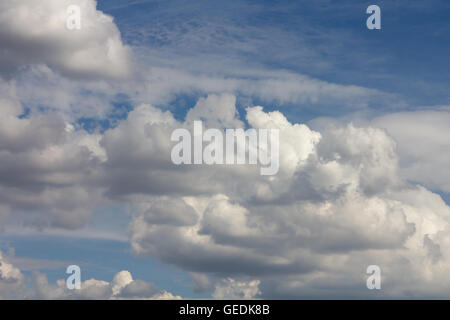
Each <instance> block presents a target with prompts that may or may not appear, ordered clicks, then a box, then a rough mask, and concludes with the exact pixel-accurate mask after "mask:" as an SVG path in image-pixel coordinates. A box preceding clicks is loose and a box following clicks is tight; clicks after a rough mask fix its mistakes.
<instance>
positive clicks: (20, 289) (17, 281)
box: [0, 252, 181, 300]
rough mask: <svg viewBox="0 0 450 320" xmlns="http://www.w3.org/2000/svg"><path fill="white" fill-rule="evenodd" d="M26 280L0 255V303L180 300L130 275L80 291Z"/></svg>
mask: <svg viewBox="0 0 450 320" xmlns="http://www.w3.org/2000/svg"><path fill="white" fill-rule="evenodd" d="M26 280H27V277H26V276H24V274H23V273H22V272H21V270H19V269H18V268H17V267H15V266H14V265H13V264H11V263H10V262H9V261H8V257H5V256H4V255H3V254H2V252H0V299H39V300H48V299H52V300H55V299H83V300H87V299H89V300H91V299H102V300H105V299H148V300H173V299H181V297H179V296H174V295H173V294H171V293H170V292H167V291H165V290H160V289H158V287H156V285H154V284H153V283H149V282H146V281H143V280H135V279H133V277H132V275H131V273H130V272H129V271H126V270H123V271H120V272H118V273H117V274H116V275H115V276H114V278H113V280H112V281H111V282H107V281H103V280H96V279H88V280H85V281H83V282H82V283H81V287H80V289H72V290H69V289H68V288H67V285H66V281H65V280H64V279H61V280H57V281H56V284H55V285H52V284H49V283H48V280H47V277H46V276H45V275H44V274H42V273H39V272H34V273H33V274H32V276H31V278H30V280H31V286H29V285H28V284H27V281H26Z"/></svg>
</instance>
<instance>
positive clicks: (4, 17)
mask: <svg viewBox="0 0 450 320" xmlns="http://www.w3.org/2000/svg"><path fill="white" fill-rule="evenodd" d="M70 6H77V7H78V8H79V12H80V14H81V18H80V21H81V28H80V29H74V30H71V29H69V28H68V27H67V21H68V20H70V19H71V15H72V14H73V11H71V10H69V9H70V8H69V7H70ZM96 6H97V2H96V1H95V0H46V1H33V0H5V1H2V2H1V4H0V42H1V43H2V51H1V54H0V71H2V72H4V73H11V72H13V71H15V70H16V69H17V68H20V67H23V66H27V65H30V64H46V65H48V66H50V67H51V68H54V69H55V70H57V71H59V72H62V73H64V74H67V75H69V76H75V77H83V78H92V77H113V78H114V77H123V76H125V75H127V74H128V73H129V68H130V66H129V55H130V50H129V49H128V48H127V47H126V46H125V45H124V44H123V43H122V41H121V37H120V32H119V30H118V28H117V27H116V25H115V24H114V23H113V18H112V17H110V16H108V15H105V14H104V13H102V12H100V11H98V10H97V9H96Z"/></svg>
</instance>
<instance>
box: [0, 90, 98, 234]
mask: <svg viewBox="0 0 450 320" xmlns="http://www.w3.org/2000/svg"><path fill="white" fill-rule="evenodd" d="M1 88H2V93H3V94H2V97H1V98H0V107H1V109H2V112H3V115H2V117H1V120H0V162H1V164H2V166H1V169H0V199H1V200H0V201H1V203H2V206H1V208H2V209H1V211H0V223H1V222H2V221H3V222H5V221H6V220H7V219H13V220H14V221H15V222H16V223H20V224H22V225H34V226H37V227H39V228H42V227H46V226H53V227H63V228H68V229H74V228H78V227H81V226H82V225H83V224H84V223H85V221H86V219H87V218H88V216H89V215H90V212H91V210H92V208H93V206H94V203H96V201H97V200H98V199H99V195H100V189H99V188H96V187H94V186H90V185H91V182H90V181H89V180H90V179H89V176H90V175H91V171H90V170H92V168H94V167H95V165H96V163H97V162H99V161H101V160H100V159H101V154H98V153H96V152H100V151H98V150H99V149H96V145H98V143H97V138H96V136H95V135H88V134H86V133H83V132H82V131H77V130H74V128H73V126H71V125H70V124H69V123H67V122H66V121H64V120H63V118H62V117H61V116H59V115H58V114H55V113H44V114H43V113H34V112H30V113H29V114H28V115H26V116H24V117H21V115H23V114H24V108H23V106H22V104H21V103H20V100H19V99H18V98H17V97H16V96H15V94H14V90H13V89H12V87H11V86H8V85H5V84H3V83H2V86H1ZM99 156H100V158H99ZM69 194H70V196H68V195H69ZM81 204H83V205H81ZM11 210H13V211H14V215H9V217H8V212H10V211H11Z"/></svg>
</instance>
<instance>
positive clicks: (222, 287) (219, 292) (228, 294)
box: [212, 278, 261, 300]
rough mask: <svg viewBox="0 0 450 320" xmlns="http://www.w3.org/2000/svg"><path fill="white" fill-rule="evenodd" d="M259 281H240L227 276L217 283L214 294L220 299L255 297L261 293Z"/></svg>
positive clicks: (215, 297) (214, 296)
mask: <svg viewBox="0 0 450 320" xmlns="http://www.w3.org/2000/svg"><path fill="white" fill-rule="evenodd" d="M259 283H260V282H259V281H258V280H253V281H248V282H242V281H241V282H240V281H236V280H234V279H231V278H227V279H224V280H222V281H221V282H220V283H218V284H217V285H216V288H215V290H214V293H213V295H212V296H213V298H214V299H218V300H236V299H246V300H248V299H254V298H256V297H257V296H258V295H259V294H260V293H261V292H260V291H259V289H258V286H259Z"/></svg>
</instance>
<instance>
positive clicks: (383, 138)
mask: <svg viewBox="0 0 450 320" xmlns="http://www.w3.org/2000/svg"><path fill="white" fill-rule="evenodd" d="M5 103H6V102H5ZM10 105H11V106H10V109H9V110H10V111H9V114H10V115H11V116H10V119H9V121H5V124H6V123H9V124H11V123H14V122H16V123H15V125H16V126H22V127H23V130H21V131H19V132H24V131H26V130H27V128H29V127H31V128H33V126H35V125H36V128H39V130H37V129H33V130H34V132H35V134H34V135H32V136H29V135H23V136H21V135H17V131H15V130H14V129H11V131H10V132H8V131H6V130H8V126H7V125H5V126H4V127H3V129H2V130H5V134H4V135H3V137H5V139H4V142H2V150H3V151H2V152H1V153H0V155H2V157H4V158H3V159H4V160H2V161H3V163H10V167H9V168H10V169H9V170H7V171H6V170H5V171H4V173H3V174H4V179H3V181H8V182H7V183H4V184H2V187H1V188H2V189H1V191H2V192H0V195H1V196H2V198H3V199H4V202H3V204H4V206H6V207H5V208H6V209H7V211H8V210H13V211H15V212H19V213H20V212H22V214H17V215H14V219H17V217H20V218H21V219H24V221H29V219H30V217H34V218H36V219H35V220H34V221H32V223H34V224H35V225H37V226H40V227H45V226H56V227H64V228H77V227H80V226H81V225H82V224H83V223H84V222H85V221H86V219H87V218H88V217H89V214H90V212H91V209H92V208H93V207H95V206H96V205H99V203H102V202H104V201H111V200H113V201H120V202H126V203H129V204H131V208H132V213H133V219H132V222H131V224H130V226H129V230H128V232H129V236H130V242H131V246H132V248H133V250H134V252H135V253H136V254H138V255H151V256H154V257H157V258H159V259H160V260H161V261H163V262H166V263H170V264H174V265H176V266H179V267H181V268H182V269H184V270H186V271H189V272H191V273H192V274H194V275H196V283H197V284H198V287H199V289H203V290H212V289H213V288H216V289H215V290H216V291H215V293H214V296H217V297H219V296H221V295H224V294H225V293H224V292H228V294H229V295H230V296H238V295H241V296H242V295H243V296H246V293H242V292H243V291H239V290H241V289H242V288H241V287H242V286H240V285H237V284H239V283H246V284H253V285H249V288H253V289H255V288H256V287H257V288H258V290H257V291H255V292H257V293H258V295H257V294H256V293H255V294H254V295H257V296H260V297H309V296H317V297H323V296H333V295H336V297H341V296H344V297H346V296H348V297H360V296H366V297H369V296H370V295H371V292H370V291H369V290H367V289H366V288H365V277H366V275H365V273H364V272H365V270H366V267H367V266H368V265H371V264H377V265H379V266H380V267H381V269H382V272H383V284H384V287H383V294H384V296H392V297H401V296H405V295H412V296H433V295H436V296H445V292H446V291H445V290H447V289H448V286H449V285H450V284H449V283H447V282H445V281H442V280H441V279H440V278H439V277H440V276H441V275H443V274H444V273H445V272H446V270H447V269H448V267H447V266H448V265H449V263H448V259H449V253H450V251H449V247H448V245H447V243H449V242H448V236H447V235H446V232H447V230H448V228H449V217H450V208H449V207H448V206H447V205H446V204H445V203H444V202H443V201H442V199H441V198H440V197H439V196H438V195H436V194H434V193H432V192H430V191H428V190H427V189H425V188H423V187H420V186H416V185H412V184H410V183H408V182H407V181H405V180H404V179H402V177H401V174H400V170H399V159H398V155H397V152H396V150H397V145H396V143H395V142H394V140H393V139H392V138H390V137H389V136H388V135H387V134H386V132H385V131H383V130H380V129H376V128H374V127H356V126H354V125H351V124H350V125H345V126H330V127H328V128H324V129H323V130H321V132H317V131H313V130H311V129H310V128H309V127H308V126H306V125H304V124H296V123H290V122H289V121H288V120H287V119H286V117H285V116H284V115H283V114H282V113H281V112H279V111H273V112H265V111H264V109H263V108H262V107H251V108H247V110H246V116H245V120H246V121H247V123H248V125H249V126H250V127H253V128H277V129H279V130H280V171H279V173H278V174H277V175H275V176H272V177H264V176H261V175H260V174H259V168H258V166H257V165H231V166H230V165H217V166H208V165H205V166H195V165H186V166H176V165H174V164H173V163H172V162H171V160H170V153H171V148H172V146H173V142H171V141H170V135H171V132H172V131H173V130H174V129H176V128H180V127H184V128H187V129H188V130H192V120H194V119H197V118H198V119H203V120H204V121H205V123H206V124H207V126H218V127H219V128H223V127H224V126H225V125H229V124H233V125H237V126H240V125H242V120H240V119H239V115H238V113H237V111H236V106H235V97H234V96H233V95H230V94H222V95H210V96H208V97H206V98H204V99H201V100H200V101H199V102H198V103H197V105H196V106H195V108H193V109H192V110H191V112H190V113H188V116H187V119H186V121H179V120H176V119H175V118H174V117H173V115H172V114H171V113H170V112H168V111H162V110H160V109H158V108H155V107H152V106H150V105H141V106H139V107H137V108H135V109H134V110H133V111H131V112H130V113H129V115H128V117H127V119H125V120H122V121H120V122H119V124H118V126H117V127H115V128H111V129H109V130H106V132H105V133H103V134H100V133H94V134H88V133H86V132H84V131H79V130H73V128H71V127H70V125H67V123H65V122H64V121H62V120H61V119H58V118H57V117H56V118H54V119H53V117H55V116H54V115H47V116H44V115H42V114H38V115H34V114H31V115H30V116H28V117H25V118H20V117H19V118H18V117H17V115H18V114H20V112H21V111H20V110H19V109H15V108H18V107H17V106H16V107H14V104H13V103H12V104H10ZM215 108H217V112H215V110H216V109H215ZM37 124H39V125H37ZM40 130H41V131H40ZM52 130H54V131H52ZM13 139H15V140H13ZM28 139H35V141H32V142H29V141H27V140H28ZM11 140H13V141H14V142H15V143H7V142H8V141H11ZM7 159H10V160H9V162H8V161H7ZM27 166H28V167H27ZM27 168H28V170H26V169H27ZM11 171H13V172H21V173H22V174H21V175H20V176H14V175H13V176H7V174H8V173H9V172H11ZM41 171H42V174H40V172H41ZM27 172H30V173H31V172H33V174H25V173H27ZM7 177H11V178H10V180H7V179H6V178H7ZM20 183H22V184H20ZM13 191H14V192H13ZM67 194H70V195H71V197H70V201H69V200H68V199H67ZM33 196H34V197H33ZM10 218H11V217H10ZM194 277H195V276H194ZM227 278H232V279H234V280H233V281H235V282H233V283H228V287H227V288H228V289H226V290H225V289H223V288H224V287H225V285H224V282H221V281H220V279H227ZM35 281H37V283H38V285H37V287H38V288H51V289H48V290H46V289H43V291H42V292H41V294H42V295H43V296H45V292H59V291H61V290H62V289H61V288H60V289H57V288H59V287H58V286H56V287H54V286H48V284H46V281H45V278H44V277H43V276H37V277H36V280H35ZM255 281H256V282H255ZM255 283H258V286H255V285H254V284H255ZM236 286H237V288H241V289H236V288H235V287H236ZM85 287H86V288H91V289H92V290H91V289H89V290H87V292H86V295H84V294H83V295H81V296H79V298H82V297H95V298H102V297H105V296H108V295H109V292H110V291H111V290H113V287H114V285H111V284H108V283H103V282H98V281H89V282H86V284H85ZM221 288H222V289H221ZM55 290H56V291H55ZM58 290H59V291H58ZM150 290H151V287H150V286H148V285H147V284H145V283H140V282H135V283H133V285H131V286H129V287H127V289H126V290H125V289H124V290H121V294H120V295H118V294H116V295H114V296H115V297H117V298H119V297H122V296H123V297H140V296H142V295H144V294H143V293H140V292H149V291H150ZM235 290H237V293H233V292H235ZM255 290H256V289H255ZM250 291H251V290H250ZM239 292H241V293H239ZM251 292H253V291H251ZM259 293H260V294H259ZM61 294H63V293H61ZM79 294H81V293H79ZM57 296H59V294H57V295H56V296H55V297H57ZM48 297H49V298H51V295H49V296H48ZM67 297H69V296H67Z"/></svg>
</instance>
